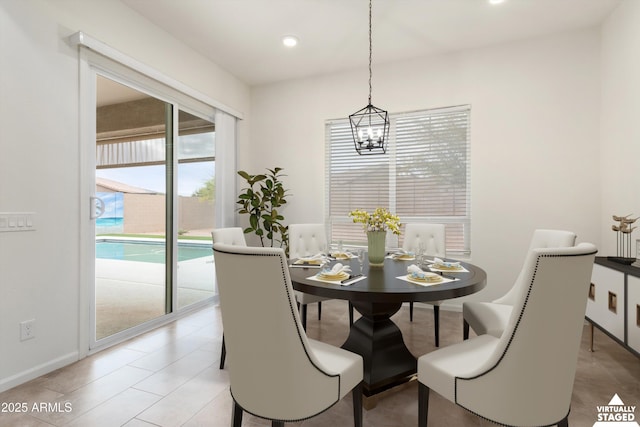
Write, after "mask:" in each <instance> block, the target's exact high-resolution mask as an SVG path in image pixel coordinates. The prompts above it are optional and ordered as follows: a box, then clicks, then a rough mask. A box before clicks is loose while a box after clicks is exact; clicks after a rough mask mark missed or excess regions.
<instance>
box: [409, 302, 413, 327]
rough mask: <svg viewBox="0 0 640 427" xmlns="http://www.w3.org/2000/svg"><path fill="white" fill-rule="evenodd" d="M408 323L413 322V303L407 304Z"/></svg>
mask: <svg viewBox="0 0 640 427" xmlns="http://www.w3.org/2000/svg"><path fill="white" fill-rule="evenodd" d="M409 322H413V301H411V302H410V303H409Z"/></svg>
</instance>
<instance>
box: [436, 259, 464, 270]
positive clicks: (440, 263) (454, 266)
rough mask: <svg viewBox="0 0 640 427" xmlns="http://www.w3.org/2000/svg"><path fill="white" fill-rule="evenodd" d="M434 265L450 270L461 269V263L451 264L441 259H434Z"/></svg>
mask: <svg viewBox="0 0 640 427" xmlns="http://www.w3.org/2000/svg"><path fill="white" fill-rule="evenodd" d="M433 263H434V264H435V265H440V266H442V267H449V268H458V267H460V262H459V261H456V262H449V261H443V260H441V259H440V258H434V259H433Z"/></svg>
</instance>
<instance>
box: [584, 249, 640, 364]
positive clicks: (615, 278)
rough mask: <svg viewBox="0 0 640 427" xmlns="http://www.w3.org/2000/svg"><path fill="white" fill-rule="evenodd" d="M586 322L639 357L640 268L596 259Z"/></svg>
mask: <svg viewBox="0 0 640 427" xmlns="http://www.w3.org/2000/svg"><path fill="white" fill-rule="evenodd" d="M586 318H587V320H588V321H589V322H591V324H592V325H594V326H596V327H597V328H598V329H601V330H602V331H603V332H605V333H606V334H607V335H609V336H610V337H611V338H613V339H614V340H616V341H618V342H619V343H620V344H622V345H624V346H625V347H627V348H628V349H629V350H630V351H631V352H633V353H635V354H636V355H637V356H640V268H637V267H632V266H628V265H624V264H619V263H616V262H613V261H610V260H608V259H607V258H606V257H596V261H595V265H594V266H593V274H592V276H591V287H590V289H589V298H588V299H587V313H586ZM592 345H593V344H592Z"/></svg>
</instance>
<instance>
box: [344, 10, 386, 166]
mask: <svg viewBox="0 0 640 427" xmlns="http://www.w3.org/2000/svg"><path fill="white" fill-rule="evenodd" d="M371 51H372V43H371V0H369V103H368V104H367V106H366V107H364V108H362V109H360V110H358V111H356V112H355V113H353V114H351V115H350V116H349V122H350V123H351V134H352V135H353V143H354V145H355V149H356V151H357V152H358V154H384V153H386V152H387V147H386V144H387V139H388V137H389V114H388V113H387V112H386V111H385V110H382V109H380V108H378V107H375V106H373V104H371Z"/></svg>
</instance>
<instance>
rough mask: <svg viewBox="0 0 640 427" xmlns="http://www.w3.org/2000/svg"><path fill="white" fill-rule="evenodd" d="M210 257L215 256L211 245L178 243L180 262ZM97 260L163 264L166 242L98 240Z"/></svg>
mask: <svg viewBox="0 0 640 427" xmlns="http://www.w3.org/2000/svg"><path fill="white" fill-rule="evenodd" d="M210 256H213V251H212V250H211V244H210V243H209V244H203V243H201V244H198V243H178V261H187V260H190V259H196V258H203V257H210ZM96 258H101V259H114V260H122V261H138V262H152V263H155V264H163V263H164V262H165V245H164V242H149V241H124V240H97V241H96Z"/></svg>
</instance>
